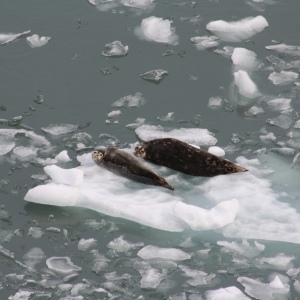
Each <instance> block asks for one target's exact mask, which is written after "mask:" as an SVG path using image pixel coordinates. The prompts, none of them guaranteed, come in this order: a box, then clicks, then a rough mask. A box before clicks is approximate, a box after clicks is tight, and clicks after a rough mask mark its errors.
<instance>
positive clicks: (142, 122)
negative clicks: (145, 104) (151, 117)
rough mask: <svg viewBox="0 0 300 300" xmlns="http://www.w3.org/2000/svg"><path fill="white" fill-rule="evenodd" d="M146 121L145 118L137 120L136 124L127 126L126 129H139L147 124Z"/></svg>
mask: <svg viewBox="0 0 300 300" xmlns="http://www.w3.org/2000/svg"><path fill="white" fill-rule="evenodd" d="M145 121H146V119H143V118H137V119H136V120H135V121H134V122H135V123H131V124H127V125H126V128H128V129H137V128H138V127H140V126H142V125H144V124H145Z"/></svg>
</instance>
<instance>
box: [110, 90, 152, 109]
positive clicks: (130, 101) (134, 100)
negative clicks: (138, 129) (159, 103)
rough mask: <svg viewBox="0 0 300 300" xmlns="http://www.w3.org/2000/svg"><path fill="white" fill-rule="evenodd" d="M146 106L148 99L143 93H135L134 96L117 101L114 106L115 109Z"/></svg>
mask: <svg viewBox="0 0 300 300" xmlns="http://www.w3.org/2000/svg"><path fill="white" fill-rule="evenodd" d="M145 104H146V99H145V98H144V96H143V94H142V93H139V92H137V93H135V94H134V95H128V96H125V97H122V98H120V99H118V100H117V101H115V102H114V103H113V104H112V106H115V107H140V106H142V105H145Z"/></svg>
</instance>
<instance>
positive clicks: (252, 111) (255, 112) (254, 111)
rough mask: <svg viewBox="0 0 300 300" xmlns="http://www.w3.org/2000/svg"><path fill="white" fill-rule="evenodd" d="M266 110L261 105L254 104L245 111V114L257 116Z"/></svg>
mask: <svg viewBox="0 0 300 300" xmlns="http://www.w3.org/2000/svg"><path fill="white" fill-rule="evenodd" d="M264 113H265V111H264V110H263V109H262V108H261V107H257V106H252V107H251V108H249V109H248V110H247V111H246V112H245V116H247V117H255V116H259V115H263V114H264Z"/></svg>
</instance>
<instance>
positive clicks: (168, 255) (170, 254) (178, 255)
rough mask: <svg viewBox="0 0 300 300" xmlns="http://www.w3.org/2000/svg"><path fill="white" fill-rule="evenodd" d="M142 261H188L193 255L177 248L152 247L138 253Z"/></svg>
mask: <svg viewBox="0 0 300 300" xmlns="http://www.w3.org/2000/svg"><path fill="white" fill-rule="evenodd" d="M137 255H138V256H140V257H141V258H142V259H152V258H163V259H170V260H187V259H190V258H191V255H190V254H188V253H186V252H184V251H182V250H180V249H176V248H160V247H156V246H152V245H148V246H145V247H144V248H143V249H141V250H140V251H139V252H138V253H137Z"/></svg>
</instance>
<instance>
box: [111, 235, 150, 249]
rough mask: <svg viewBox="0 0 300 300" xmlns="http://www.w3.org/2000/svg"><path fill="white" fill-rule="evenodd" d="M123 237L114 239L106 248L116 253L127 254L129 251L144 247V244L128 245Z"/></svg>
mask: <svg viewBox="0 0 300 300" xmlns="http://www.w3.org/2000/svg"><path fill="white" fill-rule="evenodd" d="M123 237H124V236H123V235H121V236H119V237H118V238H115V239H114V240H113V241H111V242H109V243H108V245H107V248H109V249H113V250H115V251H117V252H127V251H129V250H134V249H138V248H141V247H143V246H144V243H135V244H134V243H130V242H127V241H126V240H124V239H123Z"/></svg>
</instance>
